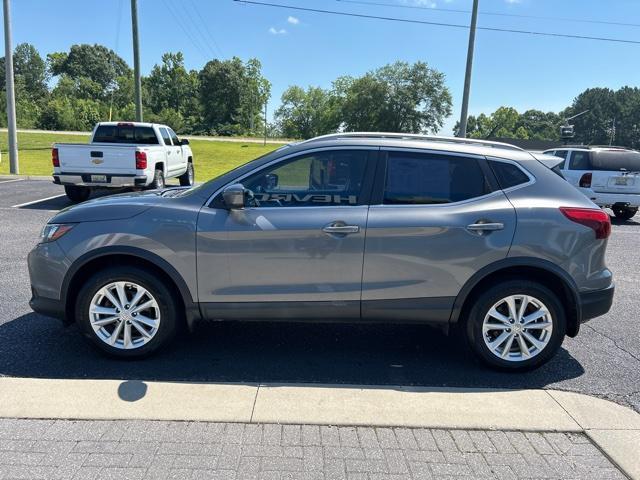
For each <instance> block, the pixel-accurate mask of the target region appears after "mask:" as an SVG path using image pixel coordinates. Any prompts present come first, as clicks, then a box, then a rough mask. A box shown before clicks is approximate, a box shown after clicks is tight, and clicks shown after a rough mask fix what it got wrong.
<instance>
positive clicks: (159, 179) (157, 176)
mask: <svg viewBox="0 0 640 480" xmlns="http://www.w3.org/2000/svg"><path fill="white" fill-rule="evenodd" d="M164 186H165V183H164V172H163V171H162V170H160V169H157V170H156V171H155V172H154V173H153V182H151V183H150V184H149V186H148V187H147V188H149V190H160V189H162V188H164Z"/></svg>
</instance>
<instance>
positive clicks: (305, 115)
mask: <svg viewBox="0 0 640 480" xmlns="http://www.w3.org/2000/svg"><path fill="white" fill-rule="evenodd" d="M281 101H282V105H281V106H280V108H278V110H276V112H275V114H274V119H275V120H276V122H277V124H278V127H279V131H280V134H281V135H283V136H285V137H287V138H305V139H306V138H312V137H316V136H318V135H324V134H326V133H330V132H334V131H336V130H337V128H338V126H339V124H340V120H339V118H338V116H337V115H336V111H335V103H336V102H335V98H334V97H333V96H332V94H331V93H330V92H327V91H326V90H323V89H322V88H319V87H309V88H307V90H304V89H303V88H301V87H298V86H292V87H289V88H288V89H287V90H285V92H284V93H283V94H282V98H281Z"/></svg>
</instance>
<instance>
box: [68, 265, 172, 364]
mask: <svg viewBox="0 0 640 480" xmlns="http://www.w3.org/2000/svg"><path fill="white" fill-rule="evenodd" d="M177 314H178V312H177V308H176V300H175V299H174V297H173V295H172V293H171V292H170V291H169V290H168V289H167V287H166V286H165V285H164V284H163V283H162V281H161V280H160V279H158V278H157V276H154V275H152V274H150V273H149V272H147V271H146V270H143V269H140V268H138V267H127V268H123V267H114V268H109V269H106V270H103V271H101V272H99V273H97V274H95V275H94V276H93V277H91V278H90V279H89V280H88V281H87V282H86V283H85V285H84V286H83V287H82V289H81V290H80V292H79V294H78V299H77V302H76V321H77V322H78V324H79V326H80V328H81V329H82V331H83V333H84V335H85V336H86V337H87V338H88V339H89V340H90V341H91V343H93V344H94V345H96V346H97V347H98V348H100V349H101V350H102V351H103V352H105V353H107V354H109V355H112V356H116V357H123V358H136V357H143V356H146V355H149V354H151V353H152V352H154V351H156V350H157V349H158V348H160V347H162V346H163V345H164V344H166V343H167V342H168V341H169V340H170V339H171V338H172V337H173V336H174V335H175V331H176V325H177V316H178V315H177Z"/></svg>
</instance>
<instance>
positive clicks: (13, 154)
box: [4, 0, 20, 175]
mask: <svg viewBox="0 0 640 480" xmlns="http://www.w3.org/2000/svg"><path fill="white" fill-rule="evenodd" d="M9 3H10V0H4V62H5V71H6V83H7V127H8V130H9V172H11V173H13V174H16V175H17V174H18V173H20V166H19V163H18V137H17V133H16V95H15V87H14V84H13V46H12V41H11V5H10V4H9Z"/></svg>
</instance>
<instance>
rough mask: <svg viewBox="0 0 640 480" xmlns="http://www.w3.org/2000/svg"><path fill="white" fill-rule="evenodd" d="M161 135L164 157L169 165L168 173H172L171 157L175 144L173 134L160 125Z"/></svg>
mask: <svg viewBox="0 0 640 480" xmlns="http://www.w3.org/2000/svg"><path fill="white" fill-rule="evenodd" d="M158 130H160V136H161V137H162V142H163V143H164V159H165V163H166V165H167V173H170V171H171V168H170V165H171V157H172V156H173V144H172V143H171V135H169V130H167V129H166V128H165V127H160V128H159V129H158Z"/></svg>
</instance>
